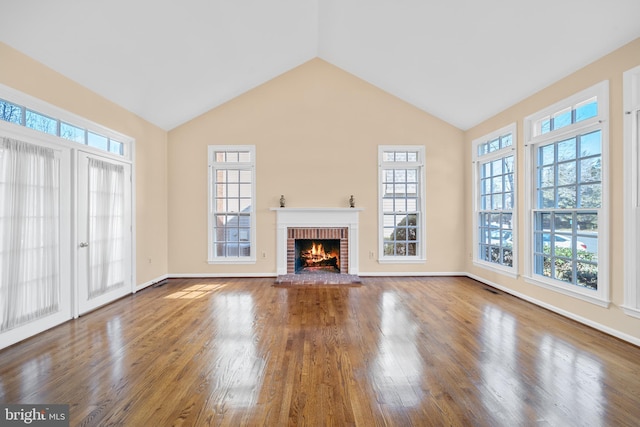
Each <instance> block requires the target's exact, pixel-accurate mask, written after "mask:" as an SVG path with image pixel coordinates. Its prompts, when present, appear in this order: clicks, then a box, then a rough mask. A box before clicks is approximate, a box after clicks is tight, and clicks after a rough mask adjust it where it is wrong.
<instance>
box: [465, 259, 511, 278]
mask: <svg viewBox="0 0 640 427" xmlns="http://www.w3.org/2000/svg"><path fill="white" fill-rule="evenodd" d="M473 265H475V266H476V267H479V268H483V269H485V270H490V271H493V272H495V273H498V274H503V275H505V276H508V277H511V278H512V279H517V278H518V273H517V271H516V268H515V267H511V268H509V267H501V266H500V265H499V264H492V263H488V262H482V261H478V260H473Z"/></svg>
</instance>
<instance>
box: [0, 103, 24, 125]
mask: <svg viewBox="0 0 640 427" xmlns="http://www.w3.org/2000/svg"><path fill="white" fill-rule="evenodd" d="M0 119H2V120H4V121H5V122H9V123H16V124H18V125H21V124H22V107H20V106H18V105H16V104H12V103H11V102H8V101H5V100H2V99H0Z"/></svg>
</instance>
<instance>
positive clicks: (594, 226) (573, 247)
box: [525, 82, 609, 305]
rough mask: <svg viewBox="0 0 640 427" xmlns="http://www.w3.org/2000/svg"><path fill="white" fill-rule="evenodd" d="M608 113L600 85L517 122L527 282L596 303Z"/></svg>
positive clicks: (601, 298) (602, 296)
mask: <svg viewBox="0 0 640 427" xmlns="http://www.w3.org/2000/svg"><path fill="white" fill-rule="evenodd" d="M608 110H609V105H608V82H603V83H601V84H598V85H596V86H594V87H592V88H589V89H587V90H585V91H583V92H580V93H579V94H576V95H575V96H573V97H571V98H569V99H566V100H564V101H562V102H560V103H558V104H555V105H553V106H551V107H549V108H547V109H545V110H543V111H541V112H538V113H536V114H534V115H532V116H530V117H528V118H527V119H525V124H526V130H527V141H526V142H527V145H528V147H529V148H528V150H527V156H528V157H527V165H528V168H529V170H530V173H529V175H528V176H530V177H532V178H533V181H532V182H530V183H528V186H527V188H528V192H527V194H531V195H532V198H531V199H530V200H529V204H528V206H529V211H530V214H531V215H530V217H529V218H528V220H529V229H530V231H531V234H530V245H529V246H528V250H529V255H530V256H529V260H530V268H529V276H530V279H532V280H533V281H534V283H537V284H541V285H543V286H549V287H552V288H553V289H556V290H560V291H562V292H564V293H567V294H570V295H574V296H578V297H582V298H583V299H586V300H589V301H591V302H595V303H598V304H600V305H606V304H608V299H609V295H608V280H607V279H608V278H607V273H606V271H607V260H606V258H605V257H603V256H602V255H603V254H604V253H606V250H602V249H603V248H605V247H606V246H605V245H604V242H606V241H607V234H606V227H603V224H606V222H605V217H606V215H607V203H606V195H607V194H606V192H605V191H604V189H606V188H607V186H606V173H605V172H606V165H607V151H608V150H607V146H608V144H607V143H608V138H607V135H608V124H607V123H608V122H607V116H608Z"/></svg>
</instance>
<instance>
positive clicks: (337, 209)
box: [270, 208, 364, 212]
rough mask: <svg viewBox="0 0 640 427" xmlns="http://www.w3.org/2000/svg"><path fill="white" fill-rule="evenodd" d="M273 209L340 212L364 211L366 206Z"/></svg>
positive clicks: (274, 209) (280, 209) (278, 209)
mask: <svg viewBox="0 0 640 427" xmlns="http://www.w3.org/2000/svg"><path fill="white" fill-rule="evenodd" d="M270 210H272V211H292V212H310V211H312V212H325V211H326V212H336V211H337V212H340V211H363V210H364V208H270Z"/></svg>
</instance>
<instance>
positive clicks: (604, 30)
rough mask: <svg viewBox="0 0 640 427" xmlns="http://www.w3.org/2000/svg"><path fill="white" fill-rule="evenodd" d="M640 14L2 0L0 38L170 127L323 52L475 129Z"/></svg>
mask: <svg viewBox="0 0 640 427" xmlns="http://www.w3.org/2000/svg"><path fill="white" fill-rule="evenodd" d="M639 17H640V0H536V1H524V0H233V1H224V0H180V1H177V0H109V1H98V0H56V1H50V0H0V40H1V41H2V42H4V43H6V44H7V45H9V46H12V47H13V48H15V49H17V50H19V51H21V52H23V53H24V54H26V55H28V56H30V57H32V58H34V59H36V60H37V61H39V62H41V63H43V64H45V65H47V66H49V67H50V68H52V69H54V70H56V71H58V72H60V73H61V74H63V75H65V76H67V77H69V78H71V79H72V80H74V81H76V82H78V83H80V84H82V85H84V86H85V87H87V88H89V89H91V90H93V91H94V92H96V93H98V94H100V95H102V96H104V97H105V98H107V99H109V100H111V101H113V102H115V103H117V104H119V105H121V106H122V107H124V108H126V109H127V110H129V111H132V112H134V113H136V114H138V115H139V116H141V117H143V118H145V119H147V120H148V121H150V122H152V123H154V124H156V125H158V126H160V127H161V128H163V129H166V130H169V129H172V128H174V127H176V126H178V125H180V124H181V123H184V122H186V121H188V120H190V119H192V118H194V117H195V116H198V115H200V114H202V113H204V112H205V111H208V110H210V109H211V108H214V107H216V106H218V105H220V104H222V103H224V102H226V101H228V100H230V99H232V98H234V97H236V96H238V95H240V94H242V93H244V92H246V91H248V90H250V89H252V88H254V87H256V86H258V85H260V84H262V83H264V82H266V81H268V80H270V79H272V78H274V77H276V76H278V75H279V74H282V73H284V72H286V71H288V70H290V69H291V68H293V67H295V66H298V65H300V64H302V63H304V62H306V61H308V60H310V59H312V58H315V57H319V58H321V59H323V60H325V61H327V62H329V63H331V64H333V65H335V66H337V67H339V68H341V69H343V70H345V71H347V72H349V73H352V74H354V75H356V76H358V77H359V78H361V79H363V80H366V81H368V82H369V83H371V84H373V85H375V86H377V87H379V88H381V89H383V90H385V91H387V92H389V93H391V94H393V95H395V96H397V97H399V98H401V99H403V100H405V101H407V102H409V103H411V104H413V105H415V106H416V107H418V108H420V109H422V110H424V111H426V112H429V113H431V114H433V115H435V116H437V117H439V118H441V119H443V120H445V121H447V122H449V123H451V124H452V125H454V126H457V127H459V128H460V129H463V130H464V129H468V128H470V127H472V126H474V125H476V124H478V123H479V122H481V121H482V120H484V119H486V118H489V117H491V116H492V115H494V114H496V113H498V112H500V111H502V110H503V109H505V108H507V107H509V106H511V105H513V104H514V103H516V102H518V101H519V100H521V99H523V98H525V97H527V96H529V95H531V94H533V93H535V92H536V91H538V90H540V89H542V88H544V87H545V86H547V85H549V84H551V83H553V82H555V81H557V80H558V79H560V78H562V77H564V76H566V75H568V74H570V73H572V72H574V71H576V70H577V69H579V68H581V67H583V66H585V65H587V64H588V63H590V62H592V61H594V60H596V59H598V58H599V57H601V56H603V55H605V54H607V53H609V52H611V51H612V50H615V49H616V48H618V47H620V46H622V45H623V44H625V43H627V42H630V41H632V40H634V39H635V38H637V37H640V18H639ZM0 66H3V67H4V66H10V64H0Z"/></svg>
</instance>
